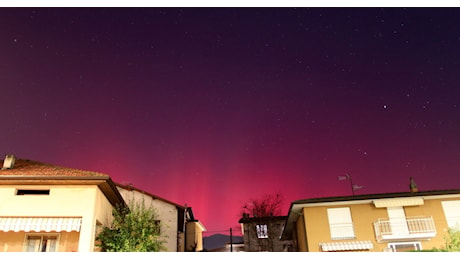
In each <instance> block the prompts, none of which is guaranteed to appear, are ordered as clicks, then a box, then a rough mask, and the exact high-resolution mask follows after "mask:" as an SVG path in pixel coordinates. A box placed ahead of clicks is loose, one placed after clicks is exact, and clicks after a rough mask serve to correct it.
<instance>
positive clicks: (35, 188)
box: [0, 155, 202, 252]
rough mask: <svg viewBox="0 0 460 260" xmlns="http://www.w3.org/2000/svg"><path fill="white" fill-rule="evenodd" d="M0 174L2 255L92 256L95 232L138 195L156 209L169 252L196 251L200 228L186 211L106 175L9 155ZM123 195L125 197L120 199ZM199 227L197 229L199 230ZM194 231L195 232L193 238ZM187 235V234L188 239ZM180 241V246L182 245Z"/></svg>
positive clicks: (0, 249) (190, 211)
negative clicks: (189, 246) (190, 247)
mask: <svg viewBox="0 0 460 260" xmlns="http://www.w3.org/2000/svg"><path fill="white" fill-rule="evenodd" d="M2 163H3V167H2V168H1V170H0V198H1V201H0V251H2V252H22V251H41V252H74V251H78V252H93V251H98V249H99V248H98V247H96V246H95V238H96V235H97V232H98V231H99V230H100V229H101V227H102V226H110V224H111V222H112V220H113V216H112V210H113V209H114V208H115V207H117V206H128V203H127V202H128V201H129V200H128V197H129V196H130V195H133V196H137V195H134V193H139V194H142V196H144V197H145V198H146V200H147V198H150V201H151V202H152V205H153V206H155V207H158V209H159V213H160V214H159V221H161V222H162V223H164V224H165V225H164V226H165V233H167V235H168V237H170V240H168V241H167V245H166V246H167V250H168V251H185V250H186V248H185V245H186V243H187V242H188V241H187V239H189V240H190V239H191V237H193V238H196V241H192V242H190V243H191V244H193V245H195V244H196V246H197V247H199V246H200V245H202V244H200V239H201V237H200V234H199V232H198V231H199V230H200V228H202V225H201V226H200V224H201V223H199V221H197V220H196V219H195V218H194V217H193V213H192V210H191V208H190V207H185V206H180V205H177V204H174V203H172V202H169V201H166V200H164V199H160V198H158V197H155V196H154V195H151V194H148V193H146V192H143V191H141V190H138V189H134V188H130V189H127V187H125V186H123V185H118V184H116V183H114V182H113V181H112V179H111V178H110V176H109V175H106V174H101V173H97V172H91V171H84V170H78V169H71V168H65V167H60V166H55V165H51V164H45V163H41V162H36V161H31V160H23V159H16V158H15V157H14V156H12V155H7V156H6V157H5V159H4V160H3V162H2ZM124 196H125V198H124ZM197 225H198V228H197ZM193 232H195V233H193ZM189 233H191V234H189ZM181 241H182V242H181Z"/></svg>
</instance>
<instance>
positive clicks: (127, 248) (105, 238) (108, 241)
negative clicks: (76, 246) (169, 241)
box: [96, 201, 165, 252]
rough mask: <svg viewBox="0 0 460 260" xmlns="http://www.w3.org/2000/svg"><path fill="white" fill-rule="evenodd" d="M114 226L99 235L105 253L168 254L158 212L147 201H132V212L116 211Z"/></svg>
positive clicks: (130, 208) (125, 210)
mask: <svg viewBox="0 0 460 260" xmlns="http://www.w3.org/2000/svg"><path fill="white" fill-rule="evenodd" d="M112 214H113V217H114V219H113V222H112V225H111V226H110V227H103V228H102V231H101V232H100V233H99V234H98V235H97V237H96V241H98V242H99V243H100V244H99V245H97V246H98V247H100V248H101V250H102V251H104V252H159V251H162V250H165V248H164V243H165V240H164V238H165V237H163V235H162V233H161V227H160V223H159V221H158V218H157V217H158V216H157V213H156V210H155V209H154V208H152V207H146V206H145V204H144V201H142V203H135V202H134V201H131V202H130V203H129V208H126V207H116V208H114V209H113V212H112Z"/></svg>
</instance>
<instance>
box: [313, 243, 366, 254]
mask: <svg viewBox="0 0 460 260" xmlns="http://www.w3.org/2000/svg"><path fill="white" fill-rule="evenodd" d="M319 245H320V247H321V250H322V251H326V252H327V251H351V250H368V249H372V248H374V245H373V244H372V242H371V241H349V242H330V243H320V244H319Z"/></svg>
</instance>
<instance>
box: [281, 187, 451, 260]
mask: <svg viewBox="0 0 460 260" xmlns="http://www.w3.org/2000/svg"><path fill="white" fill-rule="evenodd" d="M458 227H460V190H439V191H422V192H420V191H415V190H413V191H411V192H402V193H389V194H374V195H356V196H348V197H329V198H315V199H306V200H298V201H294V202H292V203H291V206H290V210H289V215H288V216H287V220H286V224H285V228H284V230H283V233H282V237H281V238H282V239H292V240H293V243H294V248H295V249H296V251H302V252H330V251H368V252H399V251H414V250H415V251H418V250H430V249H433V248H435V247H436V248H440V247H442V246H443V245H444V243H445V236H446V234H447V232H448V230H449V228H458Z"/></svg>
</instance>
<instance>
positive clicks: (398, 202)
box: [374, 197, 424, 208]
mask: <svg viewBox="0 0 460 260" xmlns="http://www.w3.org/2000/svg"><path fill="white" fill-rule="evenodd" d="M423 202H424V201H423V198H422V197H413V198H392V199H378V200H374V205H375V207H376V208H389V207H404V206H419V205H423Z"/></svg>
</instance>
